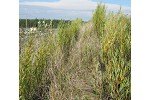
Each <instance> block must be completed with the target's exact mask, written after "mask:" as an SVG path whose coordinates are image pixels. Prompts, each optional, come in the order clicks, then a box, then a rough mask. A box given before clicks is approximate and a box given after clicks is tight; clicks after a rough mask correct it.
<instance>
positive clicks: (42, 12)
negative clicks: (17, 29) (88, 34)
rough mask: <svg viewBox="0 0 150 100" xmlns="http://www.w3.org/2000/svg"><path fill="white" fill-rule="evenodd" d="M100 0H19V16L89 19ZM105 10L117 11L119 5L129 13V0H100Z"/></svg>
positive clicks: (124, 11)
mask: <svg viewBox="0 0 150 100" xmlns="http://www.w3.org/2000/svg"><path fill="white" fill-rule="evenodd" d="M99 1H100V0H19V18H26V17H27V18H30V19H34V18H45V19H68V20H72V19H75V18H77V17H78V18H82V19H83V20H86V21H87V20H89V19H90V18H91V17H92V13H93V11H94V10H95V8H96V6H97V3H98V2H99ZM102 3H103V4H105V5H106V7H107V11H114V12H117V11H118V9H119V8H120V6H121V7H122V11H123V13H125V14H129V15H130V14H131V0H102Z"/></svg>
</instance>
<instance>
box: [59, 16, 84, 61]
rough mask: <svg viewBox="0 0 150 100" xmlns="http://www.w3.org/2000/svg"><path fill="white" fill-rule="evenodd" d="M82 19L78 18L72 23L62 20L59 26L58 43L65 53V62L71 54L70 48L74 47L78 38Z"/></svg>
mask: <svg viewBox="0 0 150 100" xmlns="http://www.w3.org/2000/svg"><path fill="white" fill-rule="evenodd" d="M81 23H82V20H81V19H78V18H77V19H76V20H74V21H72V22H71V23H67V24H66V23H65V22H63V21H61V22H60V24H59V27H58V44H59V46H60V48H61V51H62V52H63V55H64V60H65V62H66V61H67V58H68V56H69V51H70V48H71V47H73V45H74V44H75V42H76V41H77V38H78V32H79V29H80V26H81Z"/></svg>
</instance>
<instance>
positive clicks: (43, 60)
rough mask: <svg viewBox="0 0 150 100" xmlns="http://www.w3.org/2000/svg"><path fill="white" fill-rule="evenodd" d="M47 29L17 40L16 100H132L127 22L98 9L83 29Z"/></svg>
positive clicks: (76, 23)
mask: <svg viewBox="0 0 150 100" xmlns="http://www.w3.org/2000/svg"><path fill="white" fill-rule="evenodd" d="M51 26H52V22H51V24H50V25H48V24H46V23H45V22H44V21H41V22H39V24H38V31H37V32H35V33H34V34H30V35H28V36H26V35H25V34H24V33H21V35H20V41H21V42H20V46H21V47H20V55H19V56H20V59H19V60H20V61H19V64H20V68H19V73H20V76H19V81H20V82H19V97H20V100H49V99H50V100H109V99H113V100H130V99H131V85H130V82H131V81H130V80H131V77H130V72H131V20H130V16H127V15H124V14H122V12H121V10H120V11H118V13H117V14H114V13H108V14H107V15H106V8H105V6H103V5H102V4H98V6H97V9H96V10H95V12H94V13H93V17H92V20H91V21H89V22H88V23H83V22H82V19H79V18H77V19H76V20H73V21H71V22H70V23H65V22H63V21H61V22H60V23H59V27H58V31H57V33H54V32H53V31H52V28H51ZM29 33H30V32H29Z"/></svg>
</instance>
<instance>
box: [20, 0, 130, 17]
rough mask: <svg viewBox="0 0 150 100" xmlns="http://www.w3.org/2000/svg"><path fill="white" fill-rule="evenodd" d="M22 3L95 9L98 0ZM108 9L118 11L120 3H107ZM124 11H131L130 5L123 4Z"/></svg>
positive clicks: (58, 7)
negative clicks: (95, 0)
mask: <svg viewBox="0 0 150 100" xmlns="http://www.w3.org/2000/svg"><path fill="white" fill-rule="evenodd" d="M20 5H30V6H44V7H50V8H52V9H64V10H94V9H95V8H96V6H97V2H93V1H91V0H60V1H58V2H21V3H20ZM105 5H106V7H107V10H111V11H118V10H119V8H120V5H117V4H106V3H105ZM122 11H123V12H124V11H125V13H129V14H130V12H131V10H130V7H126V6H122Z"/></svg>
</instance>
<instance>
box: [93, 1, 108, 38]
mask: <svg viewBox="0 0 150 100" xmlns="http://www.w3.org/2000/svg"><path fill="white" fill-rule="evenodd" d="M105 21H106V8H105V5H102V4H101V3H100V4H98V5H97V8H96V10H95V12H94V14H93V24H94V29H95V32H96V34H97V36H98V38H100V39H101V38H102V37H103V35H104V28H105Z"/></svg>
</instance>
